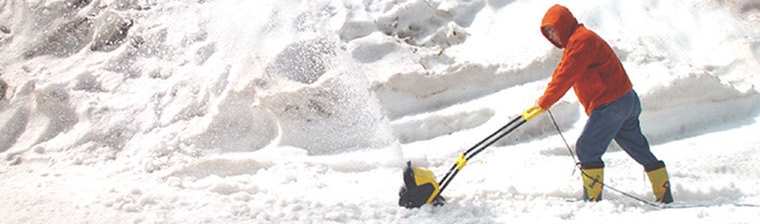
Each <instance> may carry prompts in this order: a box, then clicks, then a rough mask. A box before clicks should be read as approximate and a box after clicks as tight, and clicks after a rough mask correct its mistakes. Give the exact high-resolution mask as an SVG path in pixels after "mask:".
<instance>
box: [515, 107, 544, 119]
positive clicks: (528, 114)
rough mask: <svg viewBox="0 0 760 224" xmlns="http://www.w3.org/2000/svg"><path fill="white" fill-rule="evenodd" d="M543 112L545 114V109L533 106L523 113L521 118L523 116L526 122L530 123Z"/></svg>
mask: <svg viewBox="0 0 760 224" xmlns="http://www.w3.org/2000/svg"><path fill="white" fill-rule="evenodd" d="M541 112H544V109H543V108H541V107H539V106H538V105H533V106H531V107H530V108H528V109H527V110H525V111H523V112H522V114H520V116H522V117H523V119H525V120H526V121H530V120H532V119H533V118H535V117H536V116H538V115H539V114H541Z"/></svg>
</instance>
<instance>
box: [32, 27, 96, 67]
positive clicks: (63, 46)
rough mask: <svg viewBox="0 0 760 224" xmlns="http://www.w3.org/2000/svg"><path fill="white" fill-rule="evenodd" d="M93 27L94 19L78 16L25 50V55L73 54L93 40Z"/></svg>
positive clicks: (64, 55)
mask: <svg viewBox="0 0 760 224" xmlns="http://www.w3.org/2000/svg"><path fill="white" fill-rule="evenodd" d="M92 28H93V21H92V19H90V18H87V17H76V18H74V19H72V20H71V21H69V22H68V23H66V24H63V25H62V26H61V27H59V28H58V29H57V30H56V31H55V32H53V33H52V34H50V35H48V36H47V37H45V38H44V39H43V40H42V41H40V43H38V44H35V45H34V47H32V48H31V49H30V50H28V51H26V52H24V57H25V58H27V59H28V58H33V57H37V56H41V55H53V56H58V57H66V56H70V55H73V54H75V53H77V52H79V50H81V49H82V48H84V46H86V45H87V44H88V43H89V42H90V40H92V33H93V31H92Z"/></svg>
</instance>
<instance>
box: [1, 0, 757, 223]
mask: <svg viewBox="0 0 760 224" xmlns="http://www.w3.org/2000/svg"><path fill="white" fill-rule="evenodd" d="M555 3H556V2H547V1H514V0H501V1H500V0H487V1H486V0H471V1H457V0H407V1H390V0H380V1H362V2H356V1H336V0H320V1H295V0H285V1H277V2H274V1H272V2H260V1H243V0H237V1H219V0H207V1H169V2H157V1H119V0H95V1H91V0H39V1H22V2H19V1H5V2H2V3H0V57H2V58H3V60H2V61H0V93H2V94H0V154H2V155H3V158H5V159H4V160H3V162H2V163H0V175H2V179H3V184H2V185H0V191H1V192H3V193H2V194H0V197H1V198H2V200H3V201H6V202H7V204H8V205H9V206H4V208H3V209H0V215H2V217H3V220H4V222H8V223H53V222H54V223H78V222H100V223H124V222H133V223H143V222H145V223H209V222H210V223H222V222H224V223H230V222H233V223H250V222H254V223H283V222H284V223H288V222H290V223H304V222H315V223H330V222H369V223H439V222H447V223H454V222H457V223H459V222H472V223H507V222H536V221H549V222H568V223H575V222H583V221H587V220H588V221H590V220H598V219H600V218H602V219H606V220H615V221H620V222H627V223H640V222H641V221H642V220H648V219H650V218H651V216H652V215H655V216H657V217H660V218H661V219H665V220H666V221H668V220H672V221H686V222H691V223H714V222H725V221H727V220H728V221H730V222H736V223H749V222H753V221H754V220H757V218H760V216H758V215H757V214H758V212H757V208H756V207H757V205H759V204H760V197H759V196H758V195H759V194H760V191H758V190H757V189H758V186H760V181H758V179H760V176H758V173H757V172H755V171H756V170H758V169H759V168H760V167H758V164H757V162H756V161H757V159H758V157H760V153H758V148H760V141H758V140H757V139H756V138H755V137H754V135H755V133H758V131H760V124H758V122H757V120H758V115H760V94H758V87H757V86H758V84H760V78H758V77H760V76H758V75H757V72H758V71H760V35H759V34H758V33H757V32H754V31H755V30H758V28H760V25H758V24H760V23H759V22H760V6H759V5H758V4H757V3H755V2H753V1H749V0H746V1H703V0H691V1H680V2H673V1H648V2H633V1H630V2H629V1H625V2H623V1H613V0H608V1H600V2H597V3H595V4H593V5H589V4H583V3H576V2H572V1H559V3H560V4H564V5H566V6H568V7H569V8H570V9H571V11H573V13H574V14H575V16H576V17H578V19H579V21H580V22H582V23H584V24H586V26H587V27H589V28H590V29H592V30H594V31H596V32H597V33H599V34H600V35H601V36H602V37H603V38H605V39H606V40H608V42H609V43H610V45H611V46H612V47H613V48H614V49H615V50H616V53H617V54H618V56H619V57H620V58H621V60H623V63H624V66H625V67H626V70H627V71H628V73H629V75H630V76H631V79H632V81H633V83H634V88H635V89H636V91H637V92H638V93H639V95H640V96H641V99H642V104H643V107H644V113H643V114H642V117H641V119H642V127H643V129H644V132H645V134H646V135H647V136H648V137H649V140H650V142H651V143H652V148H653V151H654V152H655V154H656V155H657V156H658V157H659V158H660V159H662V160H664V161H665V163H666V164H667V165H668V169H669V171H670V175H671V182H672V184H673V194H674V197H675V199H676V201H677V202H676V206H680V207H685V208H683V209H658V208H653V207H649V206H647V205H644V204H642V203H639V202H637V201H635V200H632V199H630V198H628V197H626V196H623V195H621V194H617V193H615V192H612V191H606V193H605V196H604V198H605V201H603V202H600V203H595V204H587V203H583V202H573V200H574V199H575V198H577V197H578V195H580V192H581V189H580V186H579V185H580V177H579V175H578V174H577V172H576V173H573V171H572V170H573V162H572V158H571V157H570V156H569V155H570V152H568V150H567V149H566V148H565V146H564V143H563V142H562V140H561V139H560V138H559V135H558V134H557V133H556V129H555V126H554V124H553V121H552V120H551V119H550V118H549V116H548V113H544V114H543V115H541V116H539V117H538V118H537V119H535V120H533V121H531V122H529V123H528V124H526V125H523V126H522V127H521V128H520V129H518V130H516V131H515V132H514V133H512V134H510V135H509V136H507V137H505V138H504V139H502V140H501V141H499V143H498V144H496V145H494V146H493V147H492V148H489V149H488V150H486V151H484V152H483V153H482V154H480V155H479V156H478V157H477V160H478V161H471V162H470V165H468V166H467V169H464V170H462V172H461V174H460V175H458V176H457V179H455V180H454V181H453V182H452V184H451V185H450V186H449V187H448V188H447V190H446V191H445V192H444V196H445V197H446V198H447V199H448V202H449V203H448V204H447V205H446V206H444V207H436V208H433V207H429V206H425V207H423V208H421V209H414V210H407V209H404V208H402V207H399V206H397V204H396V203H397V200H398V197H397V191H398V187H399V186H400V185H401V182H402V180H401V169H402V166H403V164H404V163H405V162H406V161H407V160H411V161H413V162H414V163H415V165H417V166H423V167H427V168H429V169H431V170H433V171H435V172H436V173H437V174H438V175H439V176H442V175H443V173H442V172H445V171H446V170H447V169H448V168H449V167H450V166H451V164H453V161H454V159H455V158H456V156H457V155H458V154H459V153H461V152H463V151H464V150H466V149H467V148H469V147H470V146H471V145H473V144H475V143H477V142H478V141H480V140H481V139H482V138H484V137H485V136H487V135H488V134H490V133H491V132H492V131H495V130H496V129H497V128H498V127H500V126H501V125H503V124H504V122H506V121H508V120H509V119H510V118H511V117H513V116H515V115H516V114H517V113H519V112H521V111H522V110H523V109H525V108H527V107H528V106H530V105H532V104H533V102H534V101H535V100H536V99H537V98H538V97H539V96H540V95H541V94H542V93H543V89H544V87H545V86H546V83H547V82H548V81H549V78H550V76H551V72H552V71H553V69H554V67H555V66H556V64H557V63H558V62H559V60H560V57H561V51H560V50H557V49H554V48H553V47H552V46H551V44H549V43H548V42H547V41H546V40H545V39H544V38H543V37H542V36H541V34H540V32H539V31H538V24H539V23H540V20H541V17H542V16H543V14H544V13H545V11H546V9H548V8H549V7H550V6H551V5H553V4H555ZM551 112H552V115H554V117H555V118H556V122H557V123H558V126H559V128H560V129H561V130H562V131H563V134H564V135H565V136H566V137H567V139H568V141H570V142H569V143H570V144H571V145H572V143H573V141H574V139H575V138H577V136H578V134H579V133H580V131H581V130H582V127H583V124H584V123H585V119H586V116H585V114H584V113H583V111H582V110H581V108H580V105H579V104H578V102H577V100H576V99H575V97H574V96H573V94H572V91H571V92H569V93H568V94H567V96H566V97H565V98H563V99H562V100H561V101H560V102H559V103H558V104H557V105H555V106H554V107H553V108H552V110H551ZM604 159H605V162H606V164H607V170H608V171H606V172H607V174H606V175H605V176H606V178H607V179H606V181H607V183H608V184H610V185H611V186H614V187H616V188H619V189H621V190H624V191H625V192H627V193H630V194H632V195H634V196H637V197H640V198H643V199H645V200H652V196H651V193H650V191H651V188H650V187H649V184H648V182H647V181H646V180H645V177H644V176H643V174H642V170H641V167H640V166H638V165H637V164H635V162H633V161H632V160H631V159H630V158H629V157H628V156H627V155H626V154H625V153H624V152H622V151H621V150H618V149H617V146H615V145H614V144H613V145H612V146H611V148H610V150H609V152H608V153H607V154H606V155H605V158H604Z"/></svg>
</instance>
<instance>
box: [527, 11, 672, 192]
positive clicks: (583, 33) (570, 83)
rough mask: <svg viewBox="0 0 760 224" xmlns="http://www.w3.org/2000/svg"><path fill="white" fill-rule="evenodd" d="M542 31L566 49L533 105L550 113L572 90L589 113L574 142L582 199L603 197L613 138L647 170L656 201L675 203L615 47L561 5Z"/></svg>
mask: <svg viewBox="0 0 760 224" xmlns="http://www.w3.org/2000/svg"><path fill="white" fill-rule="evenodd" d="M541 33H543V35H544V36H545V37H546V39H548V40H549V42H551V43H552V44H554V46H556V47H557V48H560V49H564V51H563V52H562V60H561V62H560V63H559V65H557V68H556V69H555V70H554V74H552V79H551V81H550V82H549V84H548V86H547V87H546V90H545V92H544V94H543V95H542V96H541V97H540V98H539V100H538V101H537V103H536V106H535V107H538V108H540V110H541V111H543V110H546V109H549V108H550V107H551V106H552V105H554V103H556V102H557V101H558V100H559V99H560V98H562V96H564V95H565V93H566V92H567V91H568V90H569V89H570V87H572V88H573V90H574V91H575V94H576V96H577V97H578V101H580V103H581V104H582V105H583V107H584V108H585V111H586V114H587V115H589V118H588V121H587V122H586V126H585V127H584V128H583V132H582V133H581V136H580V137H579V138H578V141H577V142H576V148H577V155H578V159H579V160H580V166H581V171H582V172H581V173H582V179H583V193H584V195H583V196H584V199H585V200H587V201H592V202H596V201H599V200H601V199H602V182H603V177H604V175H603V174H604V172H603V171H604V162H603V161H602V154H604V152H605V151H606V150H607V146H608V145H609V144H610V142H611V141H612V140H613V139H614V140H615V141H616V142H617V143H618V145H620V147H622V148H623V150H625V152H627V153H628V154H629V155H630V156H631V157H632V158H633V159H634V160H636V162H638V163H639V164H641V165H643V166H644V170H645V171H646V173H647V176H648V177H649V180H650V181H651V183H652V190H653V193H654V195H655V198H656V199H657V202H660V203H671V202H673V196H672V195H671V192H670V181H669V178H668V173H667V171H666V170H665V163H663V162H662V161H660V160H658V159H657V158H656V157H655V156H654V155H653V154H652V152H651V151H650V149H649V142H647V139H646V137H644V135H643V134H642V133H641V127H640V125H639V115H640V114H641V102H640V101H639V96H638V95H637V94H636V92H635V91H634V90H633V89H632V84H631V81H630V79H629V78H628V75H627V74H626V72H625V70H624V69H623V65H622V63H621V62H620V59H618V57H617V56H616V55H615V52H613V51H612V48H610V46H609V45H608V44H607V43H606V42H605V41H604V40H602V38H601V37H599V36H598V35H597V34H596V33H594V32H592V31H591V30H589V29H587V28H586V27H585V26H584V25H583V24H579V23H578V21H577V20H576V18H575V17H574V16H573V14H572V13H570V10H568V9H567V8H566V7H564V6H561V5H554V6H552V7H551V8H549V10H548V11H547V12H546V15H544V18H543V20H542V21H541Z"/></svg>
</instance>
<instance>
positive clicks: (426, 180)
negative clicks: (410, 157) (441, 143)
mask: <svg viewBox="0 0 760 224" xmlns="http://www.w3.org/2000/svg"><path fill="white" fill-rule="evenodd" d="M543 111H544V110H543V109H541V108H540V107H537V106H533V107H531V108H528V109H527V110H525V111H524V112H523V113H522V114H520V116H517V117H515V118H513V119H512V120H511V121H509V123H507V124H506V125H504V126H502V127H501V128H499V130H497V131H496V132H494V133H492V134H491V135H489V136H488V137H486V138H485V139H483V140H482V141H480V142H478V144H475V145H474V146H472V147H471V148H470V149H468V150H467V151H465V152H464V153H462V154H460V155H459V157H458V158H457V160H456V162H455V163H454V166H452V167H451V169H449V172H448V173H446V175H445V176H444V177H443V178H442V179H441V181H440V182H438V183H436V182H435V175H434V174H433V172H432V171H430V170H428V169H425V168H420V167H413V166H412V162H411V161H409V162H407V163H406V168H405V169H404V174H403V175H404V186H402V187H401V190H399V192H398V195H399V200H398V205H399V206H403V207H406V208H419V207H421V206H422V205H425V204H432V205H434V206H440V205H443V204H444V203H445V202H446V200H445V199H444V198H443V197H442V196H441V192H442V191H443V190H444V189H445V188H446V186H448V185H449V183H450V182H451V179H453V178H454V176H456V175H457V173H459V171H460V170H462V168H464V166H465V165H466V164H467V160H469V159H471V158H472V157H474V156H475V155H477V154H478V153H480V152H481V151H483V150H484V149H486V148H488V146H491V145H492V144H493V143H495V142H496V141H498V140H499V139H501V138H503V137H504V136H506V135H507V134H509V133H510V132H512V131H513V130H515V129H517V128H518V127H520V125H522V124H525V123H526V122H528V121H529V120H531V119H533V118H535V117H536V116H538V115H539V114H541V112H543Z"/></svg>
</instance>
